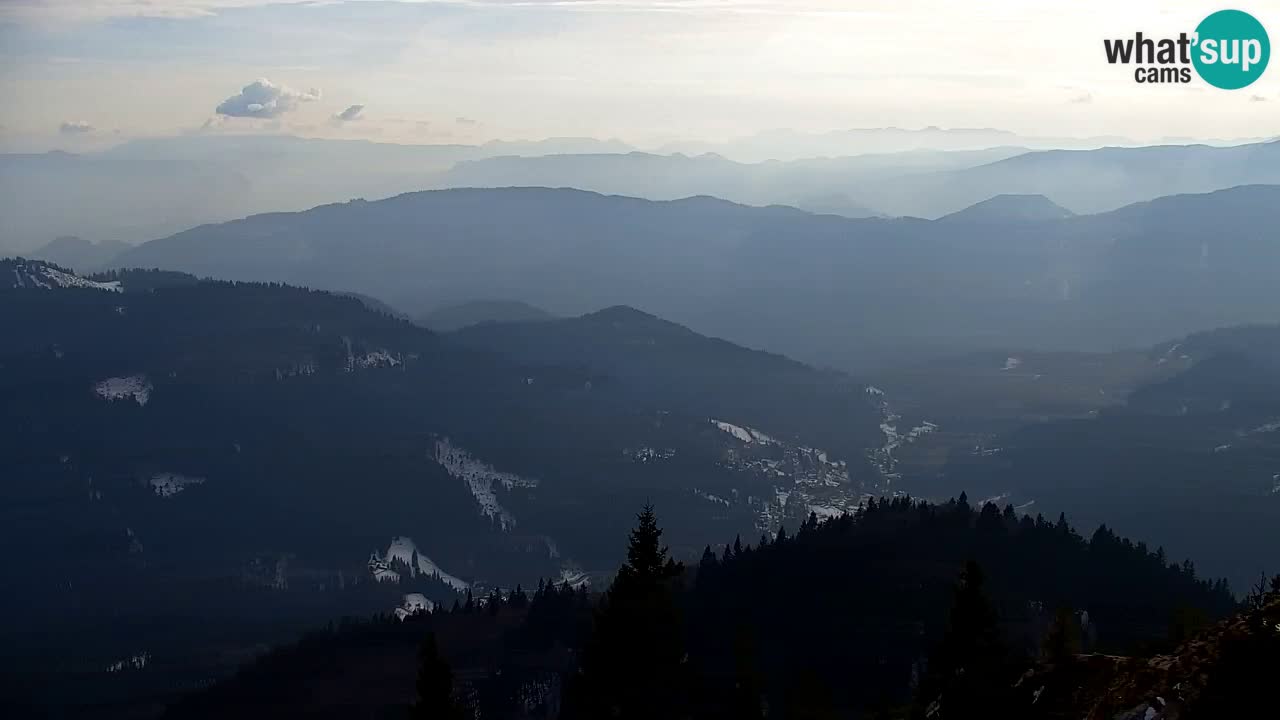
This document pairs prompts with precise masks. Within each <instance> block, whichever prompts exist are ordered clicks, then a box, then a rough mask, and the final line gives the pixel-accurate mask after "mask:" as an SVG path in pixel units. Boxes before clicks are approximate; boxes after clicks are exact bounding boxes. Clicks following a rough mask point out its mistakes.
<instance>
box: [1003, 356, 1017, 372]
mask: <svg viewBox="0 0 1280 720" xmlns="http://www.w3.org/2000/svg"><path fill="white" fill-rule="evenodd" d="M1020 365H1022V358H1016V357H1011V358H1005V361H1004V367H1002V368H1000V369H1001V370H1017V369H1018V367H1019V366H1020Z"/></svg>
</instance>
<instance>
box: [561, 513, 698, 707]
mask: <svg viewBox="0 0 1280 720" xmlns="http://www.w3.org/2000/svg"><path fill="white" fill-rule="evenodd" d="M637 521H638V522H637V525H636V527H635V529H634V530H632V531H631V538H630V543H629V545H628V547H627V561H626V563H624V564H623V565H622V567H621V568H619V570H618V574H617V576H616V577H615V578H614V581H613V585H612V586H611V587H610V588H609V591H608V592H607V593H606V594H605V597H604V598H603V600H602V601H601V603H600V607H599V609H598V610H597V612H596V616H595V623H594V627H593V628H592V634H591V637H590V639H589V640H588V641H587V643H586V646H585V647H584V649H583V653H582V661H581V664H580V667H579V671H578V673H577V674H576V675H575V676H574V677H573V678H572V679H571V680H570V687H569V688H568V692H567V693H566V703H565V708H564V717H565V718H580V719H586V718H590V719H592V720H595V719H597V718H618V719H620V720H631V719H634V720H650V719H651V718H672V719H676V718H680V717H683V716H684V714H685V711H684V706H685V699H686V691H687V678H686V677H685V675H686V665H685V651H684V637H683V627H682V624H681V617H680V612H679V610H678V608H677V605H676V599H675V594H676V591H677V588H676V582H677V580H678V578H679V577H680V576H681V575H682V574H683V572H684V567H683V566H682V565H681V564H679V563H676V562H675V561H673V560H672V559H671V558H670V557H669V556H668V552H667V548H666V547H664V546H663V545H662V530H661V529H660V528H659V527H658V519H657V515H656V514H655V513H654V511H653V506H652V505H646V506H645V508H644V511H643V512H641V513H640V515H639V516H638V518H637Z"/></svg>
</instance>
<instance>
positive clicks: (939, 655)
mask: <svg viewBox="0 0 1280 720" xmlns="http://www.w3.org/2000/svg"><path fill="white" fill-rule="evenodd" d="M985 582H986V578H985V576H984V575H983V573H982V568H980V567H979V566H978V563H976V562H974V561H973V560H970V561H968V562H967V563H965V567H964V570H962V571H961V573H960V579H959V582H957V584H956V589H955V600H954V603H953V604H952V606H951V613H950V616H949V617H948V622H947V630H946V634H945V635H944V636H943V638H942V642H941V643H940V645H939V646H938V649H937V651H936V652H935V653H934V655H933V657H932V658H931V660H930V664H929V665H930V666H929V672H930V678H929V680H928V682H927V683H926V685H925V688H924V690H925V692H923V693H921V696H920V697H921V699H922V700H923V701H924V702H925V703H928V705H926V706H925V707H924V708H917V712H918V713H920V712H923V715H924V716H927V717H930V718H935V719H936V720H951V719H952V718H972V717H987V718H999V717H1004V715H1003V714H1002V713H1004V712H1005V711H1006V708H1008V707H1009V703H1008V702H1007V698H1006V694H1007V687H1006V686H1007V684H1008V683H1007V682H1005V681H1006V679H1007V674H1006V663H1007V662H1008V660H1007V658H1008V654H1007V652H1006V649H1005V648H1004V646H1003V644H1002V643H1001V640H1000V633H999V630H998V628H997V626H996V623H997V617H996V613H995V610H994V609H993V608H992V606H991V603H990V601H989V600H988V599H987V595H986V591H985V589H984V585H985Z"/></svg>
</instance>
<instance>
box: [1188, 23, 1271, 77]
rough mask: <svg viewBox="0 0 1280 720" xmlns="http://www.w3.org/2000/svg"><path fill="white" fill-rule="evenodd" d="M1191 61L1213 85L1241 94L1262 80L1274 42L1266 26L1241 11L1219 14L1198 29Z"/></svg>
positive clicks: (1201, 75) (1198, 71)
mask: <svg viewBox="0 0 1280 720" xmlns="http://www.w3.org/2000/svg"><path fill="white" fill-rule="evenodd" d="M1196 36H1197V39H1196V41H1195V42H1196V48H1195V51H1194V55H1193V57H1192V58H1191V61H1192V63H1193V64H1194V65H1195V67H1196V72H1197V73H1199V74H1200V77H1202V78H1204V81H1205V82H1207V83H1209V84H1210V85H1212V86H1214V87H1217V88H1222V89H1223V90H1239V89H1240V88H1242V87H1248V86H1249V85H1252V84H1253V82H1254V81H1255V80H1257V79H1258V78H1260V77H1262V72H1263V71H1264V70H1266V69H1267V61H1268V60H1270V59H1271V40H1270V39H1269V38H1268V37H1267V31H1266V29H1265V28H1263V27H1262V23H1260V22H1258V20H1257V19H1256V18H1255V17H1253V16H1252V15H1250V14H1249V13H1247V12H1243V11H1241V10H1219V11H1218V12H1216V13H1214V14H1212V15H1210V16H1209V17H1207V18H1205V19H1204V20H1201V21H1200V24H1199V25H1198V26H1197V27H1196Z"/></svg>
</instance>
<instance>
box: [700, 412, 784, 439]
mask: <svg viewBox="0 0 1280 720" xmlns="http://www.w3.org/2000/svg"><path fill="white" fill-rule="evenodd" d="M711 424H712V425H715V426H716V427H718V428H720V430H721V431H722V432H726V433H729V434H730V435H732V436H734V437H735V438H737V439H739V440H741V441H742V442H744V443H759V444H761V445H776V444H777V442H778V441H777V440H775V439H773V438H772V437H770V436H768V435H766V434H764V433H762V432H760V431H759V430H756V429H755V428H749V427H742V426H741V425H734V424H733V423H727V422H725V421H723V420H717V419H715V418H711Z"/></svg>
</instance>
